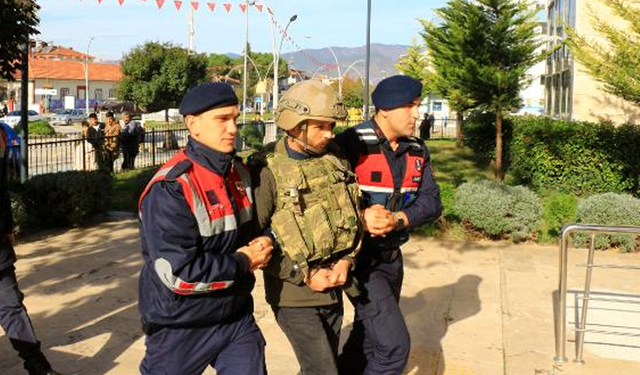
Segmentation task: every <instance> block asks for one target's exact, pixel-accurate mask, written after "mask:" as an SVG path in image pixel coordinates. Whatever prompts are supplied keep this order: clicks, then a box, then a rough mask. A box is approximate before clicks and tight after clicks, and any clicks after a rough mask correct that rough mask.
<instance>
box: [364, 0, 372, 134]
mask: <svg viewBox="0 0 640 375" xmlns="http://www.w3.org/2000/svg"><path fill="white" fill-rule="evenodd" d="M369 65H371V0H367V61H366V63H365V64H364V68H365V70H364V71H365V73H364V75H365V82H364V120H365V121H367V120H369Z"/></svg>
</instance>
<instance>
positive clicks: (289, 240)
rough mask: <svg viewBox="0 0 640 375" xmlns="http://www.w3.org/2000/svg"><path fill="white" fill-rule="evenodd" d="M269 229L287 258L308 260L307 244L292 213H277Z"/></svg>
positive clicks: (285, 211)
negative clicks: (273, 233)
mask: <svg viewBox="0 0 640 375" xmlns="http://www.w3.org/2000/svg"><path fill="white" fill-rule="evenodd" d="M271 229H272V230H273V231H274V232H275V234H276V236H277V241H278V244H279V245H280V248H281V249H282V251H283V252H284V253H285V254H287V255H288V256H289V258H291V259H298V258H299V257H300V256H302V257H303V258H305V259H308V258H309V255H310V253H309V250H307V244H306V243H305V239H304V236H303V234H302V231H301V228H300V226H299V224H298V221H297V220H296V217H295V215H294V214H293V211H291V210H281V211H277V212H276V213H275V214H274V215H273V217H272V218H271Z"/></svg>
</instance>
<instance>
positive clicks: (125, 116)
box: [122, 115, 131, 124]
mask: <svg viewBox="0 0 640 375" xmlns="http://www.w3.org/2000/svg"><path fill="white" fill-rule="evenodd" d="M129 121H131V116H129V115H122V122H124V123H125V124H128V123H129Z"/></svg>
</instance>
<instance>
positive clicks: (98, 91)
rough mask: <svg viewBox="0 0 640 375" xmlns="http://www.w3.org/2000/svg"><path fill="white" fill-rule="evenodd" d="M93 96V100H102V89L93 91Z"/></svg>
mask: <svg viewBox="0 0 640 375" xmlns="http://www.w3.org/2000/svg"><path fill="white" fill-rule="evenodd" d="M94 94H95V95H94V99H100V100H102V89H95V90H94Z"/></svg>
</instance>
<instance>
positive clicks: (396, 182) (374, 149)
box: [336, 120, 442, 375]
mask: <svg viewBox="0 0 640 375" xmlns="http://www.w3.org/2000/svg"><path fill="white" fill-rule="evenodd" d="M336 140H337V142H338V144H339V145H340V147H341V149H342V150H343V152H344V153H345V155H346V157H347V159H348V160H349V163H350V164H351V165H352V166H353V168H354V170H355V172H356V174H357V175H358V179H359V183H360V187H361V190H362V192H363V201H364V206H365V207H368V206H371V205H374V204H381V205H383V206H385V208H386V209H388V210H390V211H394V212H395V211H402V212H404V213H405V214H406V215H407V218H408V220H409V226H408V227H407V228H406V229H405V230H401V231H394V232H391V233H388V234H387V235H386V236H385V237H370V236H368V235H367V236H365V238H364V240H363V245H362V250H361V251H360V253H359V254H358V258H357V267H356V270H355V271H354V276H355V277H356V278H357V279H358V281H359V283H360V286H361V288H362V297H360V298H357V299H351V301H352V303H353V304H354V306H355V310H356V316H355V321H354V324H353V330H352V332H351V334H350V336H349V338H348V340H347V342H346V343H345V346H344V348H343V352H342V354H341V355H340V357H339V369H340V374H343V375H358V374H380V375H393V374H401V373H402V371H403V370H404V367H405V366H406V363H407V360H408V357H409V350H410V338H409V332H408V331H407V327H406V325H405V322H404V318H403V316H402V312H401V311H400V307H399V305H398V302H399V300H400V293H401V290H402V281H403V277H404V271H403V263H402V254H401V253H400V245H401V244H402V243H404V242H406V241H407V240H408V238H409V232H408V231H409V230H410V229H411V228H415V227H417V226H420V225H423V224H425V223H427V222H429V221H433V220H436V219H437V218H438V217H439V216H440V214H441V213H442V203H441V201H440V190H439V188H438V186H437V184H436V183H435V181H434V180H433V176H432V174H431V163H430V158H429V151H428V149H427V148H426V146H425V145H424V144H423V143H422V142H420V141H419V140H417V139H415V138H413V137H411V138H400V139H399V140H398V147H397V149H396V150H393V149H392V148H391V146H390V145H389V141H388V140H387V139H386V137H385V136H384V134H383V133H382V131H381V130H380V128H379V127H378V125H377V124H376V123H375V122H374V121H373V120H371V121H367V122H364V123H362V124H359V125H357V126H355V127H353V128H350V129H348V130H346V131H345V132H343V133H341V134H339V135H338V136H337V139H336Z"/></svg>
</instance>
